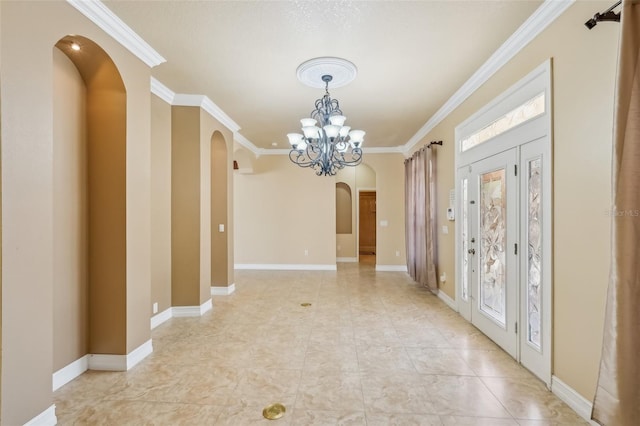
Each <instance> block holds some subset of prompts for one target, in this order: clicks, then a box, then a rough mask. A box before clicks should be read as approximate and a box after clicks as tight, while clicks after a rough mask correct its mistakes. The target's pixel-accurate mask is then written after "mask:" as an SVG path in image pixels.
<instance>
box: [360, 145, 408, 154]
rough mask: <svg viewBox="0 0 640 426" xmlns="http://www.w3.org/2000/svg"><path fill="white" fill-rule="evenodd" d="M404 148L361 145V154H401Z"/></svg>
mask: <svg viewBox="0 0 640 426" xmlns="http://www.w3.org/2000/svg"><path fill="white" fill-rule="evenodd" d="M403 152H404V150H403V149H402V147H401V146H384V147H376V146H372V147H368V146H364V147H362V153H363V154H402V153H403Z"/></svg>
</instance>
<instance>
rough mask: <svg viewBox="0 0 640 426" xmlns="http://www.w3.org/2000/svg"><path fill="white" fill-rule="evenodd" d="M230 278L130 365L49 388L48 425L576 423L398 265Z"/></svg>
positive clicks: (157, 333)
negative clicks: (232, 281)
mask: <svg viewBox="0 0 640 426" xmlns="http://www.w3.org/2000/svg"><path fill="white" fill-rule="evenodd" d="M236 288H237V291H236V292H235V293H234V294H232V295H231V296H221V297H216V298H214V302H213V303H214V309H213V311H212V312H209V313H207V314H205V315H204V316H203V317H201V318H174V319H171V320H169V321H167V322H166V323H164V324H163V325H161V326H159V327H158V328H156V329H155V330H154V331H153V332H152V337H153V346H154V352H153V354H152V355H150V356H149V357H148V358H147V359H146V360H144V361H143V362H142V363H140V364H139V365H138V366H136V367H134V368H133V369H132V370H130V371H128V372H92V371H89V372H87V373H85V374H83V375H82V376H80V377H79V378H77V379H76V380H74V381H72V382H71V383H69V384H67V385H66V386H64V387H62V388H61V389H59V390H58V391H57V392H55V403H56V405H57V415H58V420H59V424H61V425H67V424H91V425H94V424H104V425H142V424H149V425H150V424H155V425H165V424H166V425H174V424H175V425H177V424H184V425H233V426H242V425H253V424H269V425H272V426H276V425H369V426H378V425H380V426H383V425H385V426H386V425H487V426H503V425H504V426H507V425H526V426H534V425H535V426H540V425H581V424H587V423H586V422H585V421H583V420H581V419H580V418H579V417H578V416H577V415H576V414H575V413H574V412H573V411H572V410H571V409H570V408H569V407H568V406H566V405H565V404H564V403H562V402H561V401H560V400H559V399H557V398H556V397H555V396H554V395H552V394H551V393H550V392H548V391H547V390H546V388H545V386H544V385H543V384H542V383H541V382H539V381H538V380H537V379H535V378H534V377H533V376H532V375H531V374H530V373H528V372H527V371H526V370H525V369H523V368H522V367H520V366H519V365H518V364H516V363H515V362H514V361H513V360H512V359H511V358H510V357H509V356H508V355H506V354H505V353H504V352H502V351H501V350H500V349H499V348H498V347H497V346H495V345H494V344H493V343H492V342H491V341H490V340H488V339H487V338H486V337H484V335H482V334H481V333H479V332H478V331H477V330H476V329H475V328H474V327H472V326H470V325H469V324H468V323H466V322H465V321H464V320H462V319H461V318H460V317H459V316H458V315H457V314H456V313H455V312H453V311H452V310H451V309H449V308H448V307H447V306H446V305H444V304H443V303H442V302H441V301H440V300H439V299H438V298H437V297H434V296H432V295H431V294H429V293H428V292H427V291H425V290H423V289H421V288H418V287H416V286H415V285H414V284H413V283H412V281H411V280H410V278H408V276H407V275H406V274H404V273H395V272H378V273H376V272H374V268H373V265H371V264H370V263H364V264H360V265H358V264H340V265H339V267H338V272H337V273H336V272H297V271H236ZM304 302H308V303H311V304H312V305H311V306H310V307H302V306H300V304H301V303H304ZM273 402H281V403H283V404H284V405H285V406H286V407H287V412H286V414H285V416H284V417H283V418H281V419H279V420H275V421H269V420H266V419H264V418H263V417H262V409H263V407H264V406H266V405H268V404H270V403H273Z"/></svg>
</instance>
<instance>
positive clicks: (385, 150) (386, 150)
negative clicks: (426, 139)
mask: <svg viewBox="0 0 640 426" xmlns="http://www.w3.org/2000/svg"><path fill="white" fill-rule="evenodd" d="M238 136H239V137H240V138H243V139H245V141H246V138H244V137H243V136H242V135H240V134H238V133H236V134H234V138H236V141H237V142H238V143H240V144H241V145H243V146H245V147H247V148H248V149H250V150H251V151H252V152H253V153H254V154H255V155H257V156H261V155H289V153H290V152H291V150H290V149H282V148H281V149H274V148H258V147H256V146H255V145H253V144H251V146H247V145H245V144H244V143H243V142H241V141H240V139H239V138H238ZM246 142H248V141H246ZM249 143H251V142H249ZM362 152H363V153H364V154H403V153H404V151H403V150H402V147H401V146H391V147H364V148H362Z"/></svg>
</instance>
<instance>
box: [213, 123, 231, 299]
mask: <svg viewBox="0 0 640 426" xmlns="http://www.w3.org/2000/svg"><path fill="white" fill-rule="evenodd" d="M229 166H230V165H229V161H228V155H227V145H226V143H225V140H224V137H223V136H222V134H221V133H219V132H214V134H213V136H212V138H211V286H215V287H226V286H228V285H229V284H230V283H231V282H232V281H230V280H229V276H228V275H229V269H228V268H227V266H228V265H229V262H228V260H229V259H228V258H229V252H228V241H227V240H228V235H229V233H228V230H229V226H228V225H229V224H228V220H227V201H228V196H227V195H228V194H227V188H228V173H227V169H228V168H229ZM219 225H223V226H224V231H223V232H220V229H219Z"/></svg>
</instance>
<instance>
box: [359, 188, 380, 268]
mask: <svg viewBox="0 0 640 426" xmlns="http://www.w3.org/2000/svg"><path fill="white" fill-rule="evenodd" d="M358 255H359V258H360V261H367V260H372V261H373V263H374V264H375V255H376V191H371V190H362V191H358Z"/></svg>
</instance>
